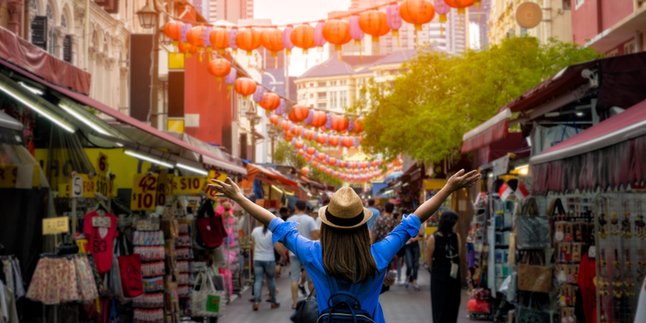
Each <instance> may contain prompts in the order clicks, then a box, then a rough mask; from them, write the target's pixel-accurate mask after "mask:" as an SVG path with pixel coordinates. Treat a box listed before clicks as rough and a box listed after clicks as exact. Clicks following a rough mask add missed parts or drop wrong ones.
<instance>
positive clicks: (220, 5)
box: [202, 0, 253, 23]
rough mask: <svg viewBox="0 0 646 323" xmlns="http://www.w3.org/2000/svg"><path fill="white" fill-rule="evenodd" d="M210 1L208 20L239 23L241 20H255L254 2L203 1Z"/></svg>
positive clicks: (229, 0) (235, 0)
mask: <svg viewBox="0 0 646 323" xmlns="http://www.w3.org/2000/svg"><path fill="white" fill-rule="evenodd" d="M202 1H208V12H209V15H208V17H207V18H208V20H209V21H210V22H216V21H219V20H226V21H230V22H232V23H237V22H238V20H240V19H252V18H253V0H202Z"/></svg>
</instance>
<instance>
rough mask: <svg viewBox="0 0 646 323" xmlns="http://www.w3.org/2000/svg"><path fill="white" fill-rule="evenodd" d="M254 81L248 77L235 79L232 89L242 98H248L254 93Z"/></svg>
mask: <svg viewBox="0 0 646 323" xmlns="http://www.w3.org/2000/svg"><path fill="white" fill-rule="evenodd" d="M256 86H257V84H256V81H254V80H252V79H250V78H248V77H240V78H238V79H236V81H235V84H234V88H235V90H236V92H238V94H240V95H242V96H250V95H252V94H253V93H254V92H256Z"/></svg>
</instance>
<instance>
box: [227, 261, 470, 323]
mask: <svg viewBox="0 0 646 323" xmlns="http://www.w3.org/2000/svg"><path fill="white" fill-rule="evenodd" d="M284 273H287V272H284ZM420 283H421V284H420V286H421V290H420V291H419V292H416V291H414V290H412V289H406V288H404V286H403V285H396V286H394V287H393V288H391V290H390V291H389V292H387V293H384V294H382V295H381V299H380V302H381V306H382V307H383V311H384V315H385V316H386V322H431V299H430V291H429V275H428V273H426V272H420ZM277 286H278V288H279V293H278V301H279V302H280V304H281V306H280V308H278V309H275V310H270V309H269V303H267V302H265V303H263V304H262V305H261V307H260V310H259V311H258V312H254V311H252V309H251V304H252V303H251V302H249V299H250V298H251V288H249V289H247V291H246V292H245V293H244V294H243V295H242V297H240V298H238V299H237V300H235V301H233V302H232V303H231V304H229V305H228V306H227V307H226V310H225V313H224V314H223V316H222V318H221V319H220V320H219V322H290V321H289V316H290V314H291V313H292V310H291V308H290V305H291V296H290V291H289V278H288V277H287V275H283V276H282V277H281V278H280V279H278V281H277ZM264 293H265V294H266V289H265V292H264ZM465 305H466V296H464V295H463V297H462V303H461V310H460V317H459V320H458V322H460V323H462V322H471V321H470V320H469V319H468V318H466V310H465Z"/></svg>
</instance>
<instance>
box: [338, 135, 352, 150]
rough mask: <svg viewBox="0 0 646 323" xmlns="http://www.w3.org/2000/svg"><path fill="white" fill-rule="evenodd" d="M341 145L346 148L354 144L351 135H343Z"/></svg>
mask: <svg viewBox="0 0 646 323" xmlns="http://www.w3.org/2000/svg"><path fill="white" fill-rule="evenodd" d="M341 145H342V146H343V147H346V148H350V147H352V146H353V145H354V140H352V137H347V136H346V137H343V139H341Z"/></svg>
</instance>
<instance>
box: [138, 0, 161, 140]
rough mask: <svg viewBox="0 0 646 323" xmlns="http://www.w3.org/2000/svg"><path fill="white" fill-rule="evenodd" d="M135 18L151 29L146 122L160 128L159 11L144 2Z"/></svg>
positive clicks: (154, 4) (148, 1)
mask: <svg viewBox="0 0 646 323" xmlns="http://www.w3.org/2000/svg"><path fill="white" fill-rule="evenodd" d="M137 16H138V17H139V23H140V24H141V27H143V28H146V29H149V28H153V40H152V50H151V53H150V55H152V57H151V66H150V93H149V94H150V110H149V111H148V118H147V119H148V120H149V121H150V123H151V124H152V125H153V127H155V128H158V129H159V128H161V125H160V124H159V112H158V111H157V106H158V103H159V102H158V101H159V100H158V94H159V93H158V92H159V90H158V88H159V85H158V84H159V75H158V73H159V53H158V51H159V10H158V9H157V2H156V0H152V5H151V4H150V0H146V4H145V5H144V6H143V8H141V9H139V10H138V11H137Z"/></svg>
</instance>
